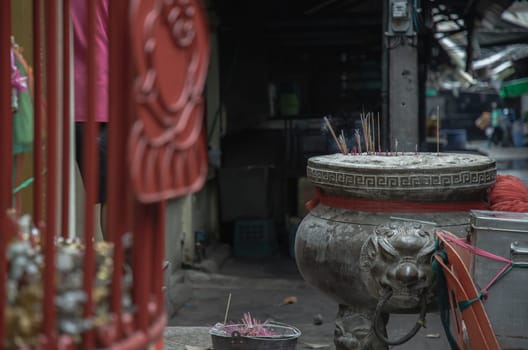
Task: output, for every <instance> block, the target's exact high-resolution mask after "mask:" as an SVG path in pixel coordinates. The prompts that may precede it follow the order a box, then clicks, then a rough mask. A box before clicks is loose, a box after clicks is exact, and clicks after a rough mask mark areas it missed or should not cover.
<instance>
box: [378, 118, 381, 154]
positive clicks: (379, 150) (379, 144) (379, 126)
mask: <svg viewBox="0 0 528 350" xmlns="http://www.w3.org/2000/svg"><path fill="white" fill-rule="evenodd" d="M380 129H381V125H380V114H379V112H378V152H380V153H381V137H380Z"/></svg>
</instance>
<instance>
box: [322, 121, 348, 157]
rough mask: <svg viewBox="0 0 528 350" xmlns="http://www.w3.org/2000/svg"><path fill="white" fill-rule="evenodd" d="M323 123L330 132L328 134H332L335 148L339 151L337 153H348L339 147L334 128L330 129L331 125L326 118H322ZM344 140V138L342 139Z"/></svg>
mask: <svg viewBox="0 0 528 350" xmlns="http://www.w3.org/2000/svg"><path fill="white" fill-rule="evenodd" d="M323 119H324V121H325V123H326V127H327V128H328V130H330V133H331V134H332V137H333V138H334V141H335V143H336V145H337V148H338V149H339V151H340V152H341V153H343V154H347V153H348V152H346V151H345V149H344V148H343V146H342V145H341V143H340V142H339V140H338V139H337V136H336V134H335V132H334V128H332V124H330V121H329V120H328V118H327V117H323ZM343 139H344V138H343ZM345 147H346V143H345Z"/></svg>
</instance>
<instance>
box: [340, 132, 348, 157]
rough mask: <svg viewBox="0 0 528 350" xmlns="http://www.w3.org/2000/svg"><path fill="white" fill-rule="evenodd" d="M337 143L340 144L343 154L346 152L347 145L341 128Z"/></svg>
mask: <svg viewBox="0 0 528 350" xmlns="http://www.w3.org/2000/svg"><path fill="white" fill-rule="evenodd" d="M339 143H340V145H341V151H342V152H343V154H348V146H347V144H346V138H345V133H344V131H343V130H341V134H340V135H339Z"/></svg>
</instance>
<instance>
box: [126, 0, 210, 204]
mask: <svg viewBox="0 0 528 350" xmlns="http://www.w3.org/2000/svg"><path fill="white" fill-rule="evenodd" d="M130 23H131V35H132V50H133V51H132V52H133V59H134V63H135V68H136V76H137V79H136V81H135V86H134V98H135V102H136V103H137V105H138V106H137V107H138V108H137V110H138V115H137V120H135V122H134V124H133V127H132V131H131V137H130V143H129V155H130V157H131V158H130V161H131V169H132V183H133V186H134V190H135V193H136V195H137V197H138V199H139V200H140V201H142V202H157V201H160V200H163V199H168V198H171V197H176V196H181V195H184V194H187V193H191V192H194V191H197V190H199V189H200V188H201V186H202V185H203V183H204V180H205V177H206V175H207V145H206V140H205V132H204V120H203V118H204V116H203V114H204V106H203V104H204V102H203V97H202V92H203V88H204V85H205V79H206V74H207V66H208V60H209V43H208V27H207V22H206V19H205V14H204V12H203V9H202V7H201V4H200V3H199V1H198V0H142V1H135V2H134V3H133V6H132V20H131V22H130Z"/></svg>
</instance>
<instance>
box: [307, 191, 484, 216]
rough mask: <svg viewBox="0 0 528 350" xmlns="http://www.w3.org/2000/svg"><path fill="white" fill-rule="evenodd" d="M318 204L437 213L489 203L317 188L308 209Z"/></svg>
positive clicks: (356, 209)
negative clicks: (384, 197) (362, 195)
mask: <svg viewBox="0 0 528 350" xmlns="http://www.w3.org/2000/svg"><path fill="white" fill-rule="evenodd" d="M318 204H324V205H328V206H330V207H334V208H342V209H349V210H353V211H365V212H383V213H435V212H451V211H468V210H471V209H481V210H486V209H488V208H489V206H488V203H486V202H484V201H453V202H449V201H446V202H411V201H399V200H392V199H390V200H389V199H387V200H374V199H366V198H354V197H341V196H333V195H328V194H325V193H324V192H323V191H322V190H321V189H320V188H319V187H317V188H316V197H315V198H314V199H312V200H310V201H308V202H307V203H306V207H307V208H308V210H312V209H313V208H315V207H316V206H317V205H318Z"/></svg>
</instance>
